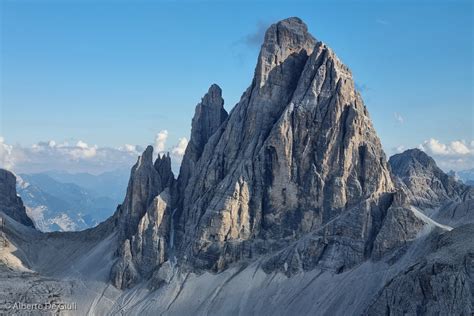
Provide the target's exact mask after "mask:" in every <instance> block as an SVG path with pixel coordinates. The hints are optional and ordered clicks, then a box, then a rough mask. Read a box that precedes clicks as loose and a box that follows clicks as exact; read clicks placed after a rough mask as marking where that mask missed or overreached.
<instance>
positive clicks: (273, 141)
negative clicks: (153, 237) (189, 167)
mask: <svg viewBox="0 0 474 316" xmlns="http://www.w3.org/2000/svg"><path fill="white" fill-rule="evenodd" d="M185 159H186V157H185ZM393 188H394V186H393V183H392V181H391V178H390V173H389V171H388V166H387V163H386V160H385V155H384V153H383V151H382V148H381V145H380V141H379V139H378V137H377V135H376V133H375V131H374V129H373V126H372V123H371V121H370V118H369V117H368V113H367V110H366V108H365V106H364V104H363V102H362V99H361V97H360V95H359V94H358V93H357V92H356V90H355V88H354V82H353V80H352V76H351V73H350V71H349V70H348V69H347V67H345V66H344V65H343V64H342V63H341V61H340V60H339V59H338V58H337V57H336V55H335V54H334V52H333V51H332V50H331V49H330V48H328V47H327V46H326V45H325V44H324V43H322V42H317V41H316V40H315V39H314V38H313V37H312V36H311V35H310V34H309V33H308V31H307V27H306V25H305V24H304V23H303V22H302V21H301V20H300V19H298V18H290V19H287V20H283V21H281V22H278V23H276V24H274V25H272V26H271V27H270V28H269V29H268V31H267V32H266V35H265V41H264V43H263V45H262V48H261V52H260V55H259V59H258V63H257V67H256V70H255V77H254V79H253V81H252V85H251V86H250V87H249V88H248V89H247V91H246V92H245V93H244V95H243V96H242V99H241V100H240V102H239V103H238V104H237V105H236V106H235V108H234V109H233V110H232V111H231V113H230V115H229V118H228V119H227V120H226V121H225V122H224V123H223V124H222V126H221V127H220V128H219V129H217V131H216V132H215V134H214V135H213V136H212V137H211V138H210V139H209V140H208V142H207V144H206V145H205V147H204V150H203V152H202V155H201V157H200V159H199V160H198V161H197V162H196V163H195V170H194V173H193V175H192V176H191V177H190V179H189V181H188V183H187V185H186V187H185V188H184V189H183V188H180V189H181V192H183V194H184V197H182V198H183V204H182V206H181V207H182V208H181V209H180V211H179V213H178V214H179V215H180V218H179V221H180V223H181V228H182V230H181V231H180V232H178V235H177V236H179V243H178V247H181V248H182V249H183V251H182V252H181V253H182V254H183V255H186V256H187V258H192V261H193V262H192V265H193V266H194V267H201V268H206V269H213V270H221V269H223V268H225V267H226V266H227V264H229V263H231V262H234V261H237V260H240V259H242V258H245V257H251V256H252V254H253V253H258V252H260V251H263V249H262V247H261V246H259V244H261V243H265V244H267V243H269V244H273V243H276V244H281V243H282V242H283V244H284V243H286V242H288V241H291V240H295V239H297V238H299V237H301V236H302V235H304V234H306V233H308V232H311V231H314V230H317V229H319V228H320V227H322V226H324V225H325V224H326V223H328V222H329V221H331V220H332V219H334V218H336V217H337V216H339V215H341V214H343V213H344V212H346V211H348V210H349V209H351V208H353V207H355V206H357V205H358V204H359V203H360V202H361V201H363V200H365V199H367V198H374V199H376V198H377V197H378V196H380V195H381V194H382V193H384V192H390V191H392V190H393ZM266 247H267V246H266ZM270 247H273V246H270ZM267 248H268V247H267Z"/></svg>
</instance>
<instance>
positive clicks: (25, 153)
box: [0, 137, 141, 173]
mask: <svg viewBox="0 0 474 316" xmlns="http://www.w3.org/2000/svg"><path fill="white" fill-rule="evenodd" d="M132 147H133V148H134V149H135V151H133V150H131V149H132ZM138 150H141V148H140V147H139V146H133V145H128V146H124V147H120V148H111V147H98V146H97V145H94V146H91V145H88V144H87V143H86V142H84V141H78V142H77V143H76V144H75V145H73V146H71V145H69V144H68V143H66V142H64V143H60V144H58V143H57V142H55V141H53V140H51V141H42V142H38V143H36V144H34V145H32V146H30V147H23V146H20V145H10V144H7V143H6V142H5V139H4V138H3V137H1V138H0V168H5V169H9V170H12V171H15V172H16V173H34V172H42V171H47V170H67V171H70V172H90V173H99V172H105V171H111V170H115V169H123V168H126V169H129V168H130V167H131V166H132V165H133V164H134V163H135V162H136V159H137V156H138V154H139V152H138ZM140 153H141V152H140Z"/></svg>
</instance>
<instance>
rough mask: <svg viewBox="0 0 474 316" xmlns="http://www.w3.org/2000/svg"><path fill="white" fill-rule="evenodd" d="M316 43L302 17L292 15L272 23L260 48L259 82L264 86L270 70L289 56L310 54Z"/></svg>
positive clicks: (257, 73)
mask: <svg viewBox="0 0 474 316" xmlns="http://www.w3.org/2000/svg"><path fill="white" fill-rule="evenodd" d="M315 44H316V39H315V38H314V37H313V36H312V35H311V34H310V33H309V32H308V27H307V26H306V24H305V23H304V22H303V21H302V20H301V19H300V18H296V17H291V18H288V19H285V20H281V21H279V22H277V23H275V24H272V25H271V26H270V27H269V28H268V29H267V31H266V32H265V39H264V41H263V44H262V47H261V50H260V55H259V58H258V64H257V68H256V70H255V75H256V76H255V77H256V79H257V84H258V85H259V86H260V87H261V86H263V85H264V84H265V83H266V81H267V79H268V77H269V75H270V72H271V71H272V70H273V69H274V68H275V67H276V66H279V65H281V64H282V63H284V62H285V61H286V60H287V59H288V58H289V57H292V59H295V58H296V59H301V58H306V57H307V56H309V55H310V54H311V53H312V51H313V48H314V46H315ZM291 63H294V62H291Z"/></svg>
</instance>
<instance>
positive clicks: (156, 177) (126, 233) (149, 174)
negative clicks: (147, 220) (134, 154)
mask: <svg viewBox="0 0 474 316" xmlns="http://www.w3.org/2000/svg"><path fill="white" fill-rule="evenodd" d="M173 181H174V175H173V172H172V171H171V159H170V157H169V155H167V156H163V157H158V158H157V160H156V162H155V164H153V147H152V146H148V147H147V148H146V149H145V151H144V152H143V154H142V155H141V156H140V157H138V160H137V163H136V164H135V165H134V166H133V167H132V172H131V175H130V180H129V183H128V187H127V194H126V196H125V200H124V202H123V203H122V205H121V206H120V208H119V215H118V218H119V221H120V222H121V223H122V225H121V227H122V228H121V231H120V233H121V234H122V238H123V239H126V238H128V237H130V236H131V235H133V234H134V233H135V232H136V230H137V225H138V222H139V221H140V219H141V218H142V217H143V215H144V214H145V212H146V210H147V208H148V206H149V205H150V203H151V202H152V201H153V199H154V198H155V197H156V196H157V195H158V194H159V193H160V192H162V191H163V190H164V189H165V188H167V187H169V186H171V185H172V182H173Z"/></svg>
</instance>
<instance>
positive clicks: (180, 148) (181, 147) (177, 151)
mask: <svg viewBox="0 0 474 316" xmlns="http://www.w3.org/2000/svg"><path fill="white" fill-rule="evenodd" d="M187 146H188V140H187V139H186V137H183V138H180V139H179V141H178V144H176V146H174V147H173V148H172V149H171V153H172V154H173V155H174V156H178V157H181V158H182V157H183V156H184V152H185V151H186V147H187Z"/></svg>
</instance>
